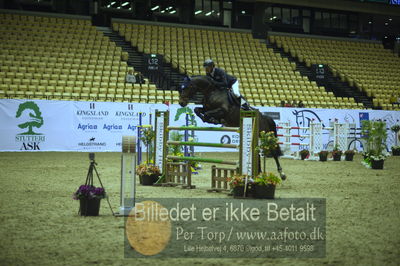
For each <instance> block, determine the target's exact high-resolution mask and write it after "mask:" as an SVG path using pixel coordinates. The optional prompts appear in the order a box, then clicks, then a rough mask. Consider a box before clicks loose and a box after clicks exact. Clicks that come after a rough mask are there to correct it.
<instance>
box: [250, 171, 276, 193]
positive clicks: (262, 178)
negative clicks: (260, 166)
mask: <svg viewBox="0 0 400 266" xmlns="http://www.w3.org/2000/svg"><path fill="white" fill-rule="evenodd" d="M281 182H282V180H281V179H280V178H279V177H278V176H277V175H275V174H273V173H261V174H259V175H258V176H257V177H256V178H255V179H254V183H253V186H254V189H253V191H254V197H255V198H258V199H273V198H275V187H276V185H278V184H280V183H281Z"/></svg>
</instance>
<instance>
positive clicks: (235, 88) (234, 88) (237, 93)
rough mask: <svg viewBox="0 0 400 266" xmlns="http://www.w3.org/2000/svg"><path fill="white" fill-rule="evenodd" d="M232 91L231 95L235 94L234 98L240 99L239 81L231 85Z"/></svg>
mask: <svg viewBox="0 0 400 266" xmlns="http://www.w3.org/2000/svg"><path fill="white" fill-rule="evenodd" d="M232 91H233V94H235V96H236V97H240V91H239V80H237V81H236V82H235V83H233V85H232Z"/></svg>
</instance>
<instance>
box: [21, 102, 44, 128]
mask: <svg viewBox="0 0 400 266" xmlns="http://www.w3.org/2000/svg"><path fill="white" fill-rule="evenodd" d="M25 110H32V111H33V112H34V113H32V112H30V113H29V116H30V117H31V119H30V121H27V122H25V123H22V124H19V125H18V126H19V127H20V128H28V132H25V133H21V134H20V135H41V134H40V133H35V132H33V130H32V128H33V127H37V128H39V127H41V126H42V125H43V117H42V113H41V112H40V110H39V106H37V104H36V103H34V102H24V103H23V104H20V105H19V107H18V111H17V114H16V116H15V117H16V118H18V117H20V116H21V115H22V113H23V112H24V111H25Z"/></svg>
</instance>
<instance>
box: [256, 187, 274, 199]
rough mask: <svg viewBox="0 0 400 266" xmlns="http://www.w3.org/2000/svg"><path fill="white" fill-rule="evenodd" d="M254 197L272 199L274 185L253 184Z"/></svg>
mask: <svg viewBox="0 0 400 266" xmlns="http://www.w3.org/2000/svg"><path fill="white" fill-rule="evenodd" d="M254 197H255V198H257V199H273V198H275V186H274V185H268V186H257V185H256V186H255V187H254Z"/></svg>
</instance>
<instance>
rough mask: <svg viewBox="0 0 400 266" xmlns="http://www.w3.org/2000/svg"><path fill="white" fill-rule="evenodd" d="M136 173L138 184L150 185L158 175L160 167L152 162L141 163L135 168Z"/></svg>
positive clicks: (155, 180)
mask: <svg viewBox="0 0 400 266" xmlns="http://www.w3.org/2000/svg"><path fill="white" fill-rule="evenodd" d="M136 174H137V175H139V180H140V184H142V185H144V186H152V185H153V184H154V183H155V182H157V180H158V177H159V176H160V168H159V167H158V166H157V165H154V164H146V163H142V164H140V165H139V166H138V167H137V168H136Z"/></svg>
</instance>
